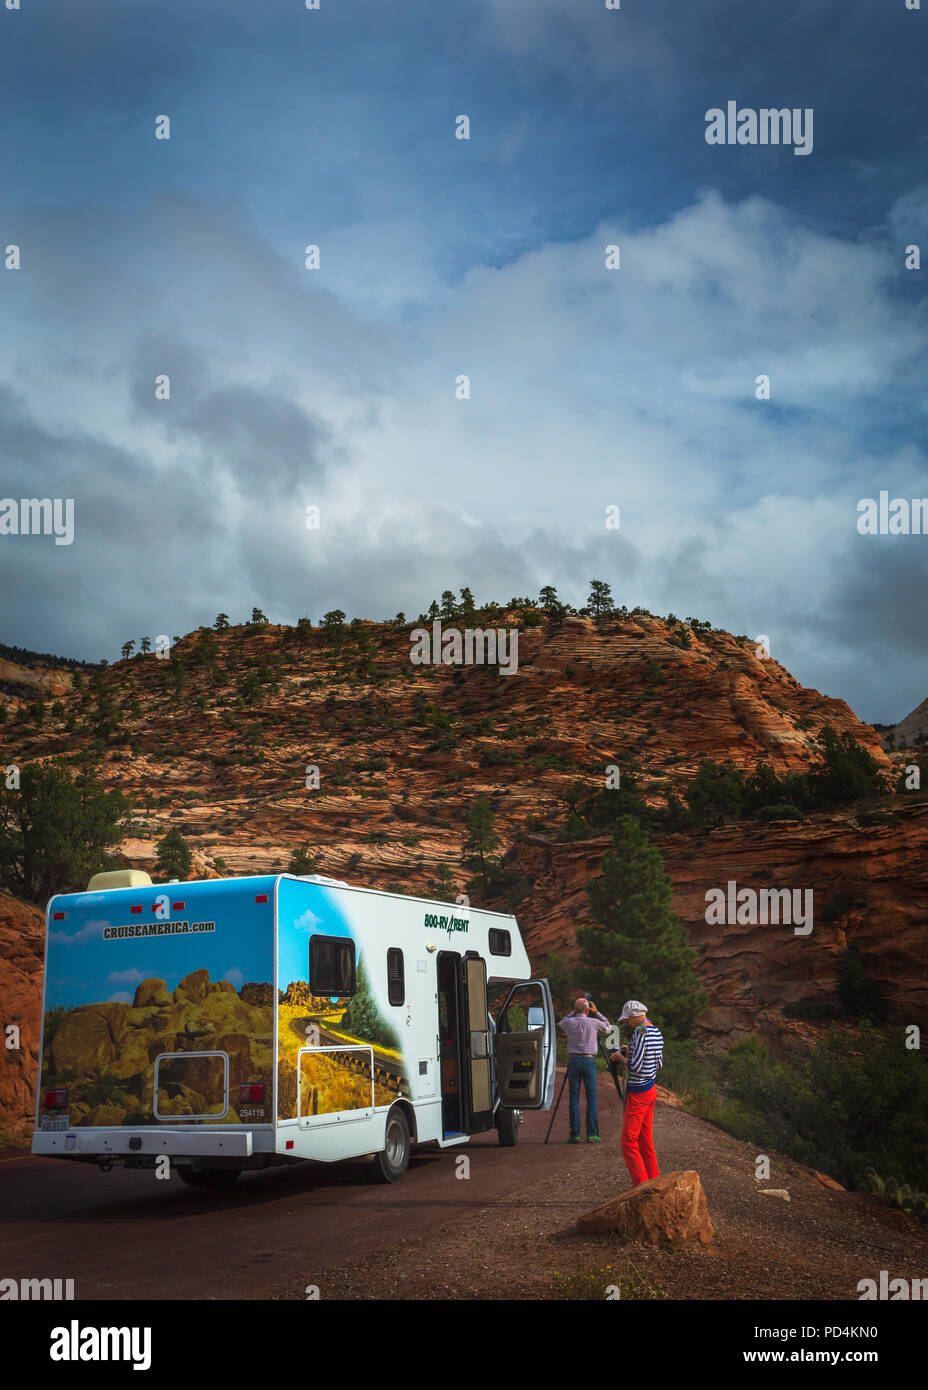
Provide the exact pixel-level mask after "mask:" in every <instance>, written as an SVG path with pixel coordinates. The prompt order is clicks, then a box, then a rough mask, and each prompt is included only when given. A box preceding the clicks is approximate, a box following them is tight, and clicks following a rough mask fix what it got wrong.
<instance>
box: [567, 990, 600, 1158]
mask: <svg viewBox="0 0 928 1390" xmlns="http://www.w3.org/2000/svg"><path fill="white" fill-rule="evenodd" d="M557 1026H558V1028H562V1029H563V1030H564V1032H565V1033H566V1034H567V1085H568V1087H569V1090H570V1138H569V1139H568V1141H567V1142H568V1144H579V1143H580V1082H581V1081H582V1082H583V1088H584V1090H585V1091H586V1142H587V1143H588V1144H599V1143H601V1142H602V1141H601V1139H600V1134H599V1116H598V1115H597V1113H596V1054H597V1053H598V1052H599V1035H600V1033H605V1032H607V1031H608V1029H609V1028H611V1026H612V1025H611V1024H610V1022H609V1020H608V1018H604V1017H603V1015H602V1014H601V1013H598V1012H597V1009H596V1005H595V1004H594V1003H593V1001H592V999H590V998H588V997H586V998H583V999H577V1000H575V1001H574V1011H573V1013H570V1014H567V1015H566V1016H565V1017H564V1018H562V1019H561V1021H560V1023H559V1024H558V1025H557Z"/></svg>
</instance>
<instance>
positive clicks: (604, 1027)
mask: <svg viewBox="0 0 928 1390" xmlns="http://www.w3.org/2000/svg"><path fill="white" fill-rule="evenodd" d="M557 1026H558V1028H563V1030H564V1032H565V1033H566V1034H567V1055H568V1057H595V1056H596V1053H597V1052H598V1051H599V1035H600V1033H605V1032H607V1031H608V1030H609V1029H610V1028H611V1027H612V1024H611V1023H610V1022H609V1020H608V1018H606V1017H605V1015H603V1014H567V1015H566V1016H565V1017H564V1018H562V1019H561V1021H560V1023H559V1024H558V1025H557Z"/></svg>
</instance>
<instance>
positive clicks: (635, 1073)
mask: <svg viewBox="0 0 928 1390" xmlns="http://www.w3.org/2000/svg"><path fill="white" fill-rule="evenodd" d="M663 1061H664V1036H663V1034H662V1033H661V1030H660V1029H659V1028H657V1027H656V1026H655V1025H654V1024H653V1023H652V1022H651V1021H650V1020H649V1019H648V1020H646V1021H645V1023H644V1024H643V1025H642V1026H641V1027H640V1028H636V1029H635V1031H634V1033H633V1034H632V1041H631V1046H630V1048H629V1050H628V1089H629V1090H630V1091H650V1090H651V1087H652V1086H654V1085H655V1081H656V1077H657V1073H658V1071H659V1070H660V1068H661V1066H662V1064H663Z"/></svg>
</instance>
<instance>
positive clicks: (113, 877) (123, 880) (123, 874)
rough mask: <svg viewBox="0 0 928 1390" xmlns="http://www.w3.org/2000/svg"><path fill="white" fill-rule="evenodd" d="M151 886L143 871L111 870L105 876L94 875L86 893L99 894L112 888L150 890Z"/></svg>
mask: <svg viewBox="0 0 928 1390" xmlns="http://www.w3.org/2000/svg"><path fill="white" fill-rule="evenodd" d="M151 886H152V882H151V879H150V878H149V876H148V874H147V873H146V872H145V870H144V869H112V870H110V872H109V873H106V874H94V876H93V878H92V879H91V880H90V882H89V883H88V884H87V892H88V893H101V892H106V891H107V890H109V889H112V888H151Z"/></svg>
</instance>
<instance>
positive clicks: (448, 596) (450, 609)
mask: <svg viewBox="0 0 928 1390" xmlns="http://www.w3.org/2000/svg"><path fill="white" fill-rule="evenodd" d="M458 612H459V610H458V605H457V601H456V599H455V597H454V594H453V592H452V591H451V589H445V590H443V592H442V596H441V612H440V617H441V620H442V622H443V623H453V622H454V621H455V619H456V618H457V617H458Z"/></svg>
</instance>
